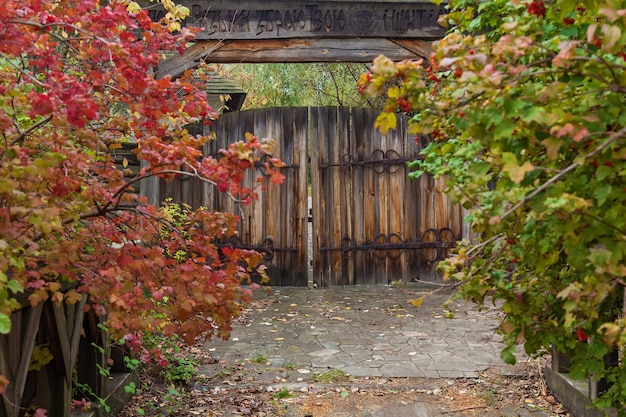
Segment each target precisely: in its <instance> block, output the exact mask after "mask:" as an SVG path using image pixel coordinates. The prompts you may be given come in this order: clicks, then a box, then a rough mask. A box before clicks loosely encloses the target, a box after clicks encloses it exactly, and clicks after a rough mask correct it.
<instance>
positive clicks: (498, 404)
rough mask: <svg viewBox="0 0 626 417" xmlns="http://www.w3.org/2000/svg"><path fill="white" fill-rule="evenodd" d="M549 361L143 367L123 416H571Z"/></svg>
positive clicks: (206, 357)
mask: <svg viewBox="0 0 626 417" xmlns="http://www.w3.org/2000/svg"><path fill="white" fill-rule="evenodd" d="M189 349H190V351H189V352H188V353H189V354H191V355H194V354H195V355H196V360H198V361H199V363H210V362H212V361H213V362H214V361H215V360H214V359H213V358H211V357H210V354H207V353H200V352H201V350H200V349H194V348H189ZM545 361H546V359H538V360H534V361H530V362H526V363H522V364H518V365H515V366H512V367H511V368H510V372H509V375H507V376H504V375H502V373H501V372H500V371H499V370H497V369H493V370H487V371H485V372H483V373H482V374H481V375H480V377H479V378H465V379H422V378H393V379H388V378H387V379H386V378H350V377H349V376H346V375H335V376H332V377H331V378H329V379H327V380H324V381H319V379H317V380H316V379H315V378H311V376H306V377H307V378H295V379H293V378H290V377H289V376H288V375H289V374H290V372H287V370H286V369H277V368H270V367H268V365H269V364H267V363H256V362H252V361H250V360H245V361H244V362H241V363H238V364H223V365H224V367H223V368H222V371H220V372H218V373H217V374H216V375H215V376H214V377H212V378H207V377H203V378H194V379H193V380H192V381H191V383H190V384H187V385H175V386H174V385H170V386H167V385H165V384H163V382H162V381H159V378H158V377H156V376H154V375H155V373H154V372H152V373H151V372H147V373H146V372H144V373H142V374H141V380H140V386H141V387H142V388H143V389H142V391H141V392H140V393H139V394H137V395H136V396H135V397H134V398H133V400H132V401H131V402H130V403H129V404H128V405H127V406H126V408H125V409H124V410H123V411H122V412H121V414H119V417H134V416H206V417H234V416H254V417H331V416H332V417H353V416H372V417H376V416H392V415H407V416H409V415H410V416H421V415H427V416H494V417H495V416H497V417H499V416H555V417H556V416H559V417H569V415H568V414H567V412H566V411H565V410H564V409H563V408H562V406H561V405H560V404H559V403H558V402H557V401H556V400H555V398H554V397H553V396H552V395H551V394H550V392H549V390H548V388H547V387H546V385H545V383H544V381H543V379H542V378H541V369H542V367H543V366H544V365H545ZM303 376H305V375H303ZM318 378H319V376H318ZM418 405H419V407H418V408H419V409H418V408H416V407H417V406H418ZM390 410H397V411H395V412H394V411H390ZM402 410H404V411H402ZM420 413H421V414H420Z"/></svg>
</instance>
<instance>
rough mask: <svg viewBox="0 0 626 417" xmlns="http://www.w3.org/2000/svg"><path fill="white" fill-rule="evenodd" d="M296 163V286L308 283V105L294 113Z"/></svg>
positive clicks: (294, 260)
mask: <svg viewBox="0 0 626 417" xmlns="http://www.w3.org/2000/svg"><path fill="white" fill-rule="evenodd" d="M293 123H294V127H295V130H294V134H293V139H294V160H293V162H294V164H297V165H298V166H299V168H298V170H297V171H296V172H295V173H294V175H295V176H296V178H295V179H294V180H295V184H294V190H295V191H294V193H297V198H296V201H295V203H294V204H295V216H296V220H295V221H296V228H295V230H294V238H295V245H296V247H297V248H298V252H296V253H295V254H294V255H293V269H294V271H295V276H294V282H293V284H292V285H295V286H299V287H300V286H301V287H304V286H307V285H308V277H307V273H308V270H309V268H308V265H307V262H308V256H307V249H308V246H309V239H308V230H309V227H308V221H309V215H308V178H309V175H308V173H309V161H308V159H309V137H308V133H309V132H308V126H309V110H308V108H306V107H300V108H297V109H296V111H295V113H294V120H293Z"/></svg>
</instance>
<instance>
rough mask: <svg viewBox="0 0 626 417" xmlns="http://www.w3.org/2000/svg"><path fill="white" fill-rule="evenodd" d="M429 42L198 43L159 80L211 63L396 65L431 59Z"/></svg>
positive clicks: (169, 62)
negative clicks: (379, 61) (383, 61)
mask: <svg viewBox="0 0 626 417" xmlns="http://www.w3.org/2000/svg"><path fill="white" fill-rule="evenodd" d="M431 52H432V47H431V46H430V42H429V41H423V40H403V41H401V42H400V41H399V40H397V39H384V38H379V39H293V40H262V41H232V40H227V41H211V40H208V41H198V42H196V43H195V44H194V45H192V46H191V47H190V48H189V49H188V50H187V51H186V52H185V53H184V54H183V55H174V56H172V57H169V58H167V59H165V60H164V61H162V62H161V63H160V64H159V66H158V68H157V70H156V77H157V78H162V77H165V76H166V75H169V76H171V77H172V78H176V77H178V76H180V75H181V74H182V73H184V72H185V71H187V70H189V69H193V68H195V67H196V66H198V64H199V63H200V62H203V61H206V62H211V63H244V62H245V63H296V62H360V63H371V62H372V61H373V60H374V58H376V57H377V56H379V55H385V56H387V57H388V58H390V59H393V60H394V61H401V60H404V59H418V58H428V56H429V55H430V53H431Z"/></svg>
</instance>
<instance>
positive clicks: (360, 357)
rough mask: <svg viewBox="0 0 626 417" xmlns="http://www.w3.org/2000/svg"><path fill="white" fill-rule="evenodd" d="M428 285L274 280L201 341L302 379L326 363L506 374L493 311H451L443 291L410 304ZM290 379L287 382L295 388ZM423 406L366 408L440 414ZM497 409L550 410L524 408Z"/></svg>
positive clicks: (455, 304) (366, 372) (225, 358)
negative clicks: (230, 323)
mask: <svg viewBox="0 0 626 417" xmlns="http://www.w3.org/2000/svg"><path fill="white" fill-rule="evenodd" d="M431 289H432V287H427V288H424V287H422V288H419V287H410V288H393V287H376V288H332V289H308V288H304V289H296V288H274V290H273V292H272V293H270V294H267V295H261V296H260V297H257V298H258V301H259V303H258V305H257V306H255V307H253V308H252V309H251V310H250V311H249V312H248V314H247V315H246V316H245V317H244V318H243V320H241V321H240V323H238V324H236V325H235V327H234V330H233V332H232V335H231V339H230V340H228V341H221V340H214V341H211V342H209V343H208V344H207V346H206V348H207V349H209V350H210V351H211V353H212V354H213V355H215V356H216V357H218V358H220V363H221V364H222V365H221V366H223V364H224V363H238V362H242V361H246V360H247V361H255V360H257V358H258V359H259V360H261V361H263V363H264V364H267V365H269V366H270V367H271V368H274V369H280V370H281V372H283V373H285V377H286V378H287V380H288V381H296V380H297V381H303V380H304V382H303V383H302V384H304V385H306V379H307V377H310V375H312V374H314V373H322V372H325V371H328V370H331V369H336V370H341V371H343V372H345V373H347V374H350V375H352V376H354V377H379V378H432V379H436V378H476V377H478V376H479V374H480V373H481V372H482V371H484V370H486V369H488V368H494V367H496V368H499V369H500V370H501V372H502V373H503V374H507V372H508V369H509V367H508V366H507V365H506V364H505V363H504V362H503V361H502V360H501V359H500V350H501V349H502V348H503V344H502V343H501V342H500V337H499V336H498V335H496V333H495V329H496V328H497V326H498V315H499V314H500V313H499V311H498V310H497V309H495V308H491V309H486V310H484V311H482V312H478V311H477V309H476V307H475V306H474V305H473V304H467V303H464V302H463V301H452V302H451V304H450V306H451V308H450V309H451V311H452V312H453V313H454V316H455V317H454V318H453V319H449V318H446V317H445V313H446V310H445V309H444V307H443V305H444V303H445V301H446V300H447V299H448V298H449V296H450V294H451V293H450V292H449V291H441V292H438V293H436V294H434V295H431V296H429V297H426V298H425V299H424V301H423V302H422V304H421V305H420V306H419V307H417V306H416V305H415V304H419V301H416V300H419V299H420V297H421V296H422V295H424V294H425V293H426V292H427V290H431ZM518 359H521V360H525V359H527V358H525V357H524V355H520V356H519V358H518ZM219 367H220V364H215V365H209V366H205V367H204V368H203V369H201V370H200V372H201V373H204V374H206V375H207V376H209V377H212V376H214V375H215V372H217V370H218V369H219ZM287 372H288V373H290V375H286V374H287ZM270 378H274V382H275V375H270V376H268V383H271V380H270ZM296 385H297V384H295V385H294V386H293V387H291V388H290V389H294V390H297V389H298V386H296ZM397 406H398V407H400V408H402V407H404V408H406V407H409V408H410V407H413V408H415V407H418V408H419V407H422V408H424V407H427V405H426V403H419V404H418V403H414V404H408V405H407V404H399V405H397ZM392 408H393V407H390V409H392ZM424 410H426V409H424ZM424 410H422V411H419V410H417V409H415V410H412V409H411V410H409V409H406V410H405V411H406V413H405V412H404V411H403V412H402V413H401V414H397V413H396V414H394V413H395V412H391V411H389V410H387V411H385V410H380V411H379V412H377V413H370V414H369V415H371V416H381V417H382V416H392V415H406V416H420V415H439V414H434V413H432V412H431V413H430V414H429V413H427V412H426V411H424ZM390 413H391V414H390ZM346 415H349V416H353V415H354V416H356V415H357V413H356V412H351V413H348V414H346ZM446 415H447V414H446ZM503 415H507V416H509V415H510V416H531V415H532V416H547V415H548V414H544V413H543V412H541V411H533V412H529V411H528V410H526V409H523V410H512V411H511V412H510V413H507V414H503Z"/></svg>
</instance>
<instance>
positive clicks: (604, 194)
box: [593, 183, 613, 206]
mask: <svg viewBox="0 0 626 417" xmlns="http://www.w3.org/2000/svg"><path fill="white" fill-rule="evenodd" d="M612 191H613V187H612V186H611V184H607V183H599V184H597V186H596V188H595V190H594V192H593V196H594V197H595V198H596V200H598V205H600V206H601V205H603V204H604V203H605V202H606V200H607V199H608V198H609V197H610V196H611V192H612Z"/></svg>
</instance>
